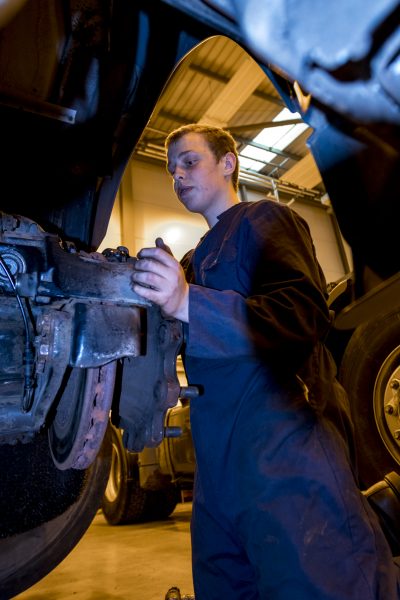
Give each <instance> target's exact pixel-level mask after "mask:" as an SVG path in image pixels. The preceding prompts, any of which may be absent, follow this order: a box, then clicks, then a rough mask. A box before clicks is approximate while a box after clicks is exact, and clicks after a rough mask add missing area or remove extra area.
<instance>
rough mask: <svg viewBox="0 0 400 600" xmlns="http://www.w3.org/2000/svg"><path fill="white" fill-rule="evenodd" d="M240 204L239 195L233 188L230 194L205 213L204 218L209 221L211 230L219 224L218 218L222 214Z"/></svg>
mask: <svg viewBox="0 0 400 600" xmlns="http://www.w3.org/2000/svg"><path fill="white" fill-rule="evenodd" d="M239 203H240V200H239V197H238V195H237V193H236V192H235V190H234V189H233V188H231V189H230V190H229V192H228V193H227V194H226V195H224V197H223V198H222V199H221V200H220V201H219V202H216V203H215V205H213V206H212V208H211V209H210V210H209V211H206V212H205V213H203V217H204V218H205V220H206V221H207V224H208V226H209V228H210V229H211V228H212V227H214V225H215V224H216V223H218V217H219V216H220V215H222V213H224V212H225V211H226V210H228V209H229V208H231V207H232V206H234V205H235V204H239Z"/></svg>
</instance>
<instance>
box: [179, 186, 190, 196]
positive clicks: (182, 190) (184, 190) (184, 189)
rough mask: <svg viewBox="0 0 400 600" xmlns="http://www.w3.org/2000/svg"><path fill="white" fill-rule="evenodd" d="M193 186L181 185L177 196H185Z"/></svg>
mask: <svg viewBox="0 0 400 600" xmlns="http://www.w3.org/2000/svg"><path fill="white" fill-rule="evenodd" d="M192 189H193V188H192V187H191V186H188V187H182V188H180V189H179V192H178V195H179V197H180V198H181V197H183V196H185V195H186V194H187V193H188V192H190V191H191V190H192Z"/></svg>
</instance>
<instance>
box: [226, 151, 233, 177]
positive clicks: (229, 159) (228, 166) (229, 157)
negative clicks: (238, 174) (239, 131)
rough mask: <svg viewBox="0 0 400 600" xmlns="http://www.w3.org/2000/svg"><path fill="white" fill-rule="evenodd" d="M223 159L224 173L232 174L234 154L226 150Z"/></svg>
mask: <svg viewBox="0 0 400 600" xmlns="http://www.w3.org/2000/svg"><path fill="white" fill-rule="evenodd" d="M223 161H224V171H225V175H232V173H233V172H234V170H235V167H236V156H235V155H234V154H233V152H227V153H226V154H225V155H224V157H223Z"/></svg>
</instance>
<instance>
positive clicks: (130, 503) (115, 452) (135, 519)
mask: <svg viewBox="0 0 400 600" xmlns="http://www.w3.org/2000/svg"><path fill="white" fill-rule="evenodd" d="M111 435H112V460H111V469H110V477H109V480H108V483H107V487H106V490H105V492H104V495H103V499H102V505H101V507H102V510H103V514H104V517H105V519H106V521H107V523H109V524H110V525H125V524H129V523H144V522H147V521H157V520H160V519H166V518H167V517H169V515H170V514H171V513H172V512H173V511H174V510H175V507H176V505H177V503H178V499H179V494H178V491H177V489H176V487H175V486H174V485H172V484H171V485H167V486H166V487H165V488H164V489H162V490H157V491H151V490H145V489H143V488H142V487H140V484H139V467H138V454H137V453H134V452H129V451H128V450H126V449H125V448H124V446H123V443H122V436H121V433H120V431H119V429H117V428H116V427H114V426H112V427H111Z"/></svg>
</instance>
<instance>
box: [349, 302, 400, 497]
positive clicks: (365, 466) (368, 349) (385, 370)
mask: <svg viewBox="0 0 400 600" xmlns="http://www.w3.org/2000/svg"><path fill="white" fill-rule="evenodd" d="M399 365H400V312H399V311H392V312H390V313H388V314H386V315H383V316H380V317H378V318H376V319H374V320H373V321H370V322H367V323H365V324H363V325H361V326H360V327H358V328H357V329H356V330H355V332H354V333H353V335H352V337H351V338H350V341H349V343H348V345H347V348H346V350H345V352H344V355H343V358H342V361H341V365H340V370H339V379H340V381H341V383H342V385H343V386H344V388H345V389H346V391H347V393H348V395H349V400H350V404H351V410H352V415H353V420H354V425H355V439H356V448H357V461H358V472H359V479H360V485H361V487H363V488H368V487H369V486H371V485H373V484H374V483H376V482H377V481H379V480H381V479H383V477H384V476H385V475H386V474H387V473H389V472H390V471H397V472H399V471H400V445H398V444H397V443H396V442H395V441H394V439H393V443H392V444H390V443H388V438H389V437H390V436H389V435H386V438H387V439H386V444H385V442H384V437H385V434H382V432H383V431H384V427H385V425H384V423H385V418H384V393H383V388H384V386H385V385H387V383H388V378H389V377H390V373H393V371H394V369H395V368H397V367H398V366H399ZM399 428H400V420H399ZM389 442H390V440H389ZM389 447H391V449H390V450H389Z"/></svg>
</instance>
